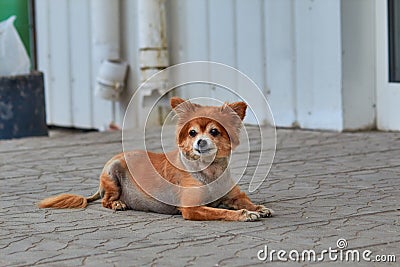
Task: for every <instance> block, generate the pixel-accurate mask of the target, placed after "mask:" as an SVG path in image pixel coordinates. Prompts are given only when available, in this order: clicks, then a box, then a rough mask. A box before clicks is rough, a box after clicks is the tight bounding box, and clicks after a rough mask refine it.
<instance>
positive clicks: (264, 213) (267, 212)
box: [256, 205, 275, 218]
mask: <svg viewBox="0 0 400 267" xmlns="http://www.w3.org/2000/svg"><path fill="white" fill-rule="evenodd" d="M256 211H257V212H258V214H260V216H261V218H266V217H272V215H274V213H275V212H274V211H273V210H272V209H269V208H267V207H265V206H263V205H259V206H257V210H256Z"/></svg>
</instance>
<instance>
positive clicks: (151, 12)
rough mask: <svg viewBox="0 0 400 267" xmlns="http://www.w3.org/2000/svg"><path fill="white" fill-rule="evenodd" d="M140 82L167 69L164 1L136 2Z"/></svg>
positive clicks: (145, 0)
mask: <svg viewBox="0 0 400 267" xmlns="http://www.w3.org/2000/svg"><path fill="white" fill-rule="evenodd" d="M138 16H139V17H138V28H139V34H138V37H139V38H138V39H139V40H138V43H139V59H140V70H141V80H142V81H144V80H146V79H147V78H149V77H150V76H151V75H152V74H154V73H156V72H158V71H159V70H162V69H164V68H166V67H168V65H169V63H168V48H167V34H166V33H167V30H166V14H165V0H138Z"/></svg>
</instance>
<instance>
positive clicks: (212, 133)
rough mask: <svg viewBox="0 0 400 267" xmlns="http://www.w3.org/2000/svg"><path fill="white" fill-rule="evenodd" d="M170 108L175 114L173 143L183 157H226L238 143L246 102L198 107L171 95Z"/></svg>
mask: <svg viewBox="0 0 400 267" xmlns="http://www.w3.org/2000/svg"><path fill="white" fill-rule="evenodd" d="M171 107H172V109H173V110H174V111H175V113H176V115H177V117H178V123H177V134H176V137H177V143H178V146H179V149H180V151H181V152H182V153H183V154H184V155H185V156H186V157H187V158H189V159H198V158H200V157H204V158H208V157H215V158H223V157H228V156H229V155H230V153H231V151H232V150H233V149H235V148H236V147H237V146H238V145H239V134H240V128H241V126H242V120H243V119H244V117H245V115H246V108H247V105H246V103H244V102H235V103H231V104H228V103H225V104H224V105H222V106H201V105H199V104H194V103H191V102H189V101H185V100H184V99H181V98H178V97H173V98H171Z"/></svg>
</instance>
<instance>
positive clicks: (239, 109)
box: [228, 102, 247, 120]
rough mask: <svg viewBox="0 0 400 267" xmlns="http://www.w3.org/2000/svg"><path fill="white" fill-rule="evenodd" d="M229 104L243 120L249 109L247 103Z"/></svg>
mask: <svg viewBox="0 0 400 267" xmlns="http://www.w3.org/2000/svg"><path fill="white" fill-rule="evenodd" d="M228 106H229V107H230V108H231V109H233V110H234V111H235V112H236V114H238V116H239V118H240V119H241V120H243V119H244V117H245V116H246V109H247V104H246V103H244V102H234V103H230V104H228Z"/></svg>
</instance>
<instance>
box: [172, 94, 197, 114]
mask: <svg viewBox="0 0 400 267" xmlns="http://www.w3.org/2000/svg"><path fill="white" fill-rule="evenodd" d="M170 103H171V107H172V109H173V110H174V111H175V113H176V114H177V115H178V116H179V115H180V114H181V113H185V112H191V111H195V110H196V108H197V107H200V105H198V104H193V103H192V102H190V101H189V100H185V99H182V98H179V97H172V98H171V100H170Z"/></svg>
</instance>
